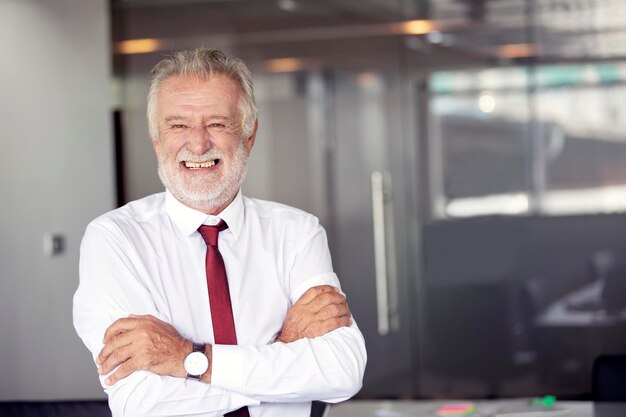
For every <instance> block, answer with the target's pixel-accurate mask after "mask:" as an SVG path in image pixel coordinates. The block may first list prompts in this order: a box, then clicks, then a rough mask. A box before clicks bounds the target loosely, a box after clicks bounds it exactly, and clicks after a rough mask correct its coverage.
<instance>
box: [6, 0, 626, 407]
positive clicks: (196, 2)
mask: <svg viewBox="0 0 626 417" xmlns="http://www.w3.org/2000/svg"><path fill="white" fill-rule="evenodd" d="M198 46H207V47H217V48H221V49H223V50H225V51H227V52H228V53H231V54H234V55H237V56H240V57H242V58H244V59H245V60H246V61H247V62H248V63H249V65H250V67H251V68H252V70H253V72H254V80H255V88H256V93H257V101H258V105H259V108H260V123H259V124H260V128H259V135H258V139H257V143H256V147H255V149H254V151H253V154H252V157H251V167H250V172H249V176H248V180H247V181H246V184H245V186H244V192H245V193H246V194H248V195H250V196H254V197H259V198H264V199H272V200H277V201H280V202H283V203H285V204H290V205H294V206H297V207H300V208H302V209H305V210H308V211H310V212H312V213H314V214H316V215H317V216H318V217H319V218H320V220H321V222H322V223H323V224H324V226H325V227H326V229H327V231H328V235H329V241H330V246H331V251H332V254H333V261H334V265H335V268H336V271H337V273H338V275H339V277H340V279H341V280H342V284H343V287H344V290H345V291H346V293H347V294H348V296H349V298H348V301H349V304H350V306H351V309H352V312H353V314H354V316H355V317H356V319H357V321H358V323H359V325H360V327H361V329H362V330H363V332H364V334H365V337H366V341H367V346H368V351H369V363H368V369H367V372H366V377H365V382H364V387H363V390H362V392H361V393H360V394H359V395H360V397H362V398H451V397H455V398H461V397H465V398H478V397H490V398H493V397H519V396H529V395H537V394H548V393H549V394H555V395H557V396H559V397H561V398H573V399H576V398H578V399H583V398H587V397H588V395H589V392H590V387H591V385H590V382H591V365H592V362H593V359H594V358H595V357H596V356H597V355H599V354H604V353H624V352H625V350H626V343H625V342H626V331H625V330H626V3H625V2H624V1H623V0H430V1H428V0H317V1H306V0H111V1H105V0H90V1H85V0H39V1H36V0H0V51H2V55H1V58H0V59H1V60H2V64H1V65H0V92H1V100H0V125H1V126H2V127H1V129H0V137H1V138H2V145H3V152H2V156H0V174H1V175H0V193H1V194H2V202H1V203H0V214H1V215H2V222H1V223H0V231H1V233H0V268H1V269H0V271H1V272H2V279H1V280H0V334H1V336H0V337H1V338H0V374H2V375H3V378H1V379H0V400H44V399H53V400H54V399H86V398H102V396H103V394H102V392H101V389H100V387H99V384H98V383H97V379H96V373H95V367H94V365H93V364H92V362H91V358H90V357H89V354H88V352H87V351H86V349H85V348H84V347H83V345H82V343H81V342H80V341H79V339H78V338H77V336H76V335H75V333H74V331H73V328H72V325H71V298H72V295H73V292H74V290H75V288H76V285H77V281H78V276H77V263H78V248H79V244H80V239H81V236H82V232H83V230H84V228H85V226H86V224H87V223H88V222H89V221H90V220H91V219H93V218H95V217H96V216H97V215H99V214H101V213H103V212H105V211H107V210H110V209H113V208H115V207H117V206H118V205H121V204H124V203H125V202H127V201H130V200H133V199H137V198H140V197H143V196H145V195H148V194H150V193H154V192H159V191H161V190H162V185H161V184H160V182H159V180H158V178H157V176H156V161H155V158H154V156H153V151H152V148H151V145H150V139H149V136H148V132H147V128H146V119H145V95H146V92H147V79H148V76H147V73H148V71H149V70H150V68H151V67H152V66H153V65H154V64H155V63H156V62H157V61H158V60H159V58H160V57H161V56H163V55H164V54H167V53H169V52H171V51H174V50H178V49H182V48H195V47H198Z"/></svg>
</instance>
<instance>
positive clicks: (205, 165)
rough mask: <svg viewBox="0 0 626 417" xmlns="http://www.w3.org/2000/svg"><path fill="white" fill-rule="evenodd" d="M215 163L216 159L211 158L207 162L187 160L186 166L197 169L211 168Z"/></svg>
mask: <svg viewBox="0 0 626 417" xmlns="http://www.w3.org/2000/svg"><path fill="white" fill-rule="evenodd" d="M214 165H215V160H214V159H213V160H210V161H206V162H189V161H185V167H187V168H191V169H196V168H210V167H212V166H214Z"/></svg>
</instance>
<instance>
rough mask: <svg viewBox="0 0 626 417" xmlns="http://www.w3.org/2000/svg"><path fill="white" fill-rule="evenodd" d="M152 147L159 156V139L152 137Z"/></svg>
mask: <svg viewBox="0 0 626 417" xmlns="http://www.w3.org/2000/svg"><path fill="white" fill-rule="evenodd" d="M152 149H154V152H155V153H156V154H157V156H159V140H158V139H152Z"/></svg>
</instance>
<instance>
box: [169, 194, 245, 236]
mask: <svg viewBox="0 0 626 417" xmlns="http://www.w3.org/2000/svg"><path fill="white" fill-rule="evenodd" d="M165 210H166V211H167V214H168V216H169V217H170V219H172V221H173V222H174V224H176V225H177V226H178V227H179V228H180V230H181V231H182V232H183V234H184V235H185V236H190V235H191V234H192V233H194V232H195V231H197V230H198V228H199V227H200V226H201V225H203V224H209V219H214V218H215V217H219V218H220V219H222V220H224V221H225V222H226V224H227V225H228V230H230V231H231V232H232V233H233V236H234V237H235V240H237V239H238V238H239V235H240V234H241V228H242V226H243V217H244V205H243V197H242V195H241V189H239V191H238V192H237V195H236V196H235V198H234V199H233V201H232V202H231V203H230V204H229V205H228V206H226V208H225V209H224V210H222V211H221V212H220V213H219V214H218V215H217V216H212V215H210V214H206V213H203V212H201V211H198V210H194V209H192V208H190V207H187V206H186V205H184V204H183V203H181V202H180V201H178V200H177V199H176V197H174V196H173V195H172V194H171V193H170V192H169V191H167V190H166V194H165Z"/></svg>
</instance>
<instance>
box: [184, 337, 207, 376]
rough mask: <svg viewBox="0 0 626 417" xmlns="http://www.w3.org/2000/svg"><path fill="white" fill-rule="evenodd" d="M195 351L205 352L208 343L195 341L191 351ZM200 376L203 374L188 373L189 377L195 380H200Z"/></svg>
mask: <svg viewBox="0 0 626 417" xmlns="http://www.w3.org/2000/svg"><path fill="white" fill-rule="evenodd" d="M194 352H201V353H202V354H205V352H206V344H205V343H195V342H194V343H193V347H192V348H191V353H194ZM191 353H190V354H191ZM200 377H202V374H200V375H192V374H190V373H187V378H189V379H195V380H197V381H199V380H200Z"/></svg>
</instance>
